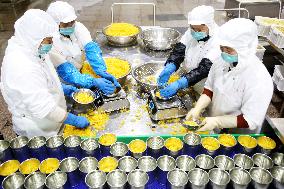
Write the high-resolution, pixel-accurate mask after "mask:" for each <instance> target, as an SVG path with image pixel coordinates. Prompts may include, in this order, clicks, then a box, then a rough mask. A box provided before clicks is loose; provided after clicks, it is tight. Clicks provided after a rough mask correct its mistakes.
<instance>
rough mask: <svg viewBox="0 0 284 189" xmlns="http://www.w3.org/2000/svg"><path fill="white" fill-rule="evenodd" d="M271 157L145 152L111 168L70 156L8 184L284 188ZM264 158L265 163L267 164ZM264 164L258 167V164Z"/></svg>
mask: <svg viewBox="0 0 284 189" xmlns="http://www.w3.org/2000/svg"><path fill="white" fill-rule="evenodd" d="M267 159H269V157H268V156H266V155H264V154H255V155H254V156H253V158H250V157H249V156H246V155H245V154H237V155H235V156H234V159H231V158H230V157H228V156H224V155H219V156H216V157H215V158H214V159H213V158H212V157H210V156H208V155H206V154H201V155H198V156H196V157H195V159H193V158H192V157H190V156H187V155H182V156H179V157H177V158H176V159H174V158H173V157H171V156H168V155H163V156H161V157H159V158H158V159H157V160H156V159H155V158H153V157H151V156H143V157H141V158H139V159H138V160H136V159H135V158H133V157H131V156H125V157H122V158H120V159H119V161H118V169H115V170H112V171H110V172H109V173H105V172H103V171H101V170H97V167H98V161H97V159H96V158H94V157H87V158H84V159H83V160H81V161H80V162H79V160H78V159H77V158H74V157H69V158H65V159H63V160H62V161H61V162H60V171H55V172H54V173H51V174H49V175H47V176H46V175H45V174H43V173H41V172H34V173H32V174H30V175H28V176H27V177H25V176H24V175H22V174H21V173H19V172H17V173H14V174H12V175H10V176H8V177H6V178H5V179H4V181H3V182H2V187H3V188H4V189H18V188H24V187H25V188H27V189H39V188H44V187H45V186H46V187H47V188H50V189H55V188H74V187H77V188H78V187H79V188H104V187H105V186H108V187H109V188H111V189H120V188H121V189H124V188H133V189H134V188H135V189H137V188H139V189H140V188H141V189H143V188H169V189H172V188H180V189H182V188H189V187H191V188H206V186H208V185H210V186H212V187H213V188H226V187H228V186H230V187H229V188H236V189H239V188H248V187H254V188H262V189H265V188H268V187H269V186H274V187H275V188H277V189H280V188H283V187H284V180H283V177H284V167H281V166H273V164H272V166H267V165H265V164H266V163H265V162H266V160H267ZM261 163H262V164H261ZM254 166H258V167H254Z"/></svg>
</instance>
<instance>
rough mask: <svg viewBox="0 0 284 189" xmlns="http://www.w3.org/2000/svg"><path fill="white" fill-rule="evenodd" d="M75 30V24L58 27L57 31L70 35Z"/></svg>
mask: <svg viewBox="0 0 284 189" xmlns="http://www.w3.org/2000/svg"><path fill="white" fill-rule="evenodd" d="M74 31H75V26H74V25H73V26H72V27H67V28H59V33H60V34H62V35H68V36H69V35H71V34H72V33H74Z"/></svg>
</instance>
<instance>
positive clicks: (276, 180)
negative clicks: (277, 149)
mask: <svg viewBox="0 0 284 189" xmlns="http://www.w3.org/2000/svg"><path fill="white" fill-rule="evenodd" d="M270 173H271V175H272V177H273V184H274V186H275V187H276V188H277V189H281V188H284V167H281V166H275V167H273V168H272V169H270Z"/></svg>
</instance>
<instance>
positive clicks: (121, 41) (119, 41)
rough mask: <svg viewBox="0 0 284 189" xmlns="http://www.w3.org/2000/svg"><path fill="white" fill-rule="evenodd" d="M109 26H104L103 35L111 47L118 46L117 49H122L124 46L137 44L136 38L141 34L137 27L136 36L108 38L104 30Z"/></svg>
mask: <svg viewBox="0 0 284 189" xmlns="http://www.w3.org/2000/svg"><path fill="white" fill-rule="evenodd" d="M110 26H111V25H108V26H106V27H105V28H104V29H103V34H104V35H105V36H106V38H107V40H108V42H109V43H110V44H111V45H113V46H119V47H124V46H130V45H133V44H135V43H136V42H137V36H138V35H139V34H140V32H141V28H140V27H139V26H136V25H135V26H136V27H137V28H138V30H139V32H138V33H137V34H134V35H130V36H110V35H107V34H106V30H107V29H108V28H109V27H110Z"/></svg>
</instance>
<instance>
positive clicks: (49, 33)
mask: <svg viewBox="0 0 284 189" xmlns="http://www.w3.org/2000/svg"><path fill="white" fill-rule="evenodd" d="M14 28H15V38H16V40H17V42H18V43H20V44H21V45H23V46H25V47H28V48H27V49H29V50H31V51H32V52H33V53H37V51H38V47H39V45H40V43H41V42H42V40H43V39H44V38H46V37H54V36H56V35H58V26H57V25H56V23H55V22H54V20H53V19H52V18H51V17H50V16H49V15H48V14H47V13H46V12H44V11H42V10H39V9H30V10H28V11H26V12H25V14H24V15H23V16H22V17H21V18H19V19H18V20H17V21H16V23H15V25H14Z"/></svg>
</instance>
